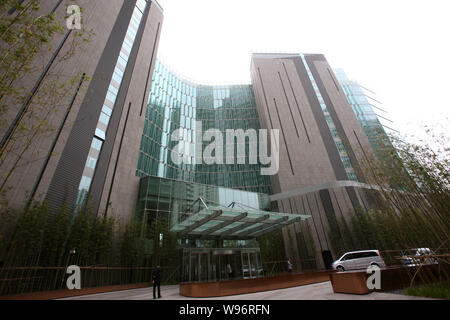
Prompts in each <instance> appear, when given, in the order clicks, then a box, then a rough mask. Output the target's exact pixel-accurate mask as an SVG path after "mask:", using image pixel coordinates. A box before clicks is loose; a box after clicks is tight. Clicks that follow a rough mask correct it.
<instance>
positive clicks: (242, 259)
mask: <svg viewBox="0 0 450 320" xmlns="http://www.w3.org/2000/svg"><path fill="white" fill-rule="evenodd" d="M182 261H183V262H182V263H183V265H182V270H183V271H182V275H181V278H182V281H186V282H206V281H226V280H234V279H242V278H256V277H260V276H263V268H262V263H261V256H260V252H259V249H258V248H256V249H250V248H230V249H225V248H187V249H184V250H183V254H182Z"/></svg>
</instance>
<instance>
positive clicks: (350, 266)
mask: <svg viewBox="0 0 450 320" xmlns="http://www.w3.org/2000/svg"><path fill="white" fill-rule="evenodd" d="M332 266H333V269H335V270H338V271H340V272H341V271H346V270H357V269H367V268H368V267H369V266H377V267H380V268H384V267H386V264H385V263H384V260H383V258H382V257H381V255H380V251H378V250H363V251H352V252H347V253H345V254H344V255H343V256H342V257H340V258H339V259H338V260H336V261H335V262H333V265H332Z"/></svg>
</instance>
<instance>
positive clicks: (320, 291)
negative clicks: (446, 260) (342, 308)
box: [61, 282, 430, 301]
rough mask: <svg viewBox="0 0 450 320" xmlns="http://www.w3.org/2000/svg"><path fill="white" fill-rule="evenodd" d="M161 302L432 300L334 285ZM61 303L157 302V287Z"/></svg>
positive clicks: (171, 290) (165, 292)
mask: <svg viewBox="0 0 450 320" xmlns="http://www.w3.org/2000/svg"><path fill="white" fill-rule="evenodd" d="M161 295H162V298H161V299H160V300H195V301H196V300H199V301H200V300H428V299H430V298H424V297H413V296H406V295H403V294H399V293H392V292H372V293H369V294H366V295H352V294H342V293H334V292H333V288H332V286H331V282H323V283H316V284H311V285H305V286H300V287H294V288H288V289H281V290H273V291H265V292H258V293H251V294H242V295H235V296H228V297H218V298H204V299H200V298H188V297H184V296H181V295H180V294H179V286H178V285H173V286H162V287H161ZM61 300H153V288H152V287H149V288H142V289H133V290H126V291H118V292H108V293H100V294H93V295H86V296H79V297H72V298H66V299H61Z"/></svg>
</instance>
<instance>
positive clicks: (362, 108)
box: [334, 69, 397, 160]
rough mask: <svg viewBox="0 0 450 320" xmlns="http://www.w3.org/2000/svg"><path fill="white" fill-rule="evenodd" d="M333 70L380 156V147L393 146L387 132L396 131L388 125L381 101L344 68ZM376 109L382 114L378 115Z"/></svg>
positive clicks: (388, 121)
mask: <svg viewBox="0 0 450 320" xmlns="http://www.w3.org/2000/svg"><path fill="white" fill-rule="evenodd" d="M334 72H335V75H336V78H337V79H338V81H339V83H340V84H341V87H342V89H343V91H344V93H345V96H346V97H347V101H348V103H349V104H350V105H351V106H352V109H353V112H354V113H355V115H356V118H357V119H358V121H359V123H360V124H361V127H362V129H363V130H364V133H365V134H366V135H367V138H368V139H369V142H370V145H371V146H372V149H373V150H374V152H375V154H376V155H377V156H380V152H381V151H382V149H385V148H393V146H392V144H391V142H390V140H389V138H388V136H387V133H395V132H397V131H396V130H395V129H392V128H391V127H389V125H392V123H393V122H392V121H391V120H389V119H388V118H387V112H386V111H385V110H383V109H382V108H381V106H380V104H381V103H380V102H379V101H378V100H376V99H375V98H373V97H372V95H374V93H373V92H371V91H370V90H368V89H364V88H363V87H362V86H361V85H360V84H358V83H357V82H356V81H352V80H350V79H349V78H348V77H347V75H346V74H345V72H344V70H342V69H336V70H334ZM377 111H378V113H383V114H384V115H383V116H381V115H379V114H378V113H377ZM380 160H381V159H380Z"/></svg>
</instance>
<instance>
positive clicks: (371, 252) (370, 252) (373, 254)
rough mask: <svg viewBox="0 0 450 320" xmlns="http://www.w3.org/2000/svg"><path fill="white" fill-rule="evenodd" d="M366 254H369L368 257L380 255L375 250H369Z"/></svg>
mask: <svg viewBox="0 0 450 320" xmlns="http://www.w3.org/2000/svg"><path fill="white" fill-rule="evenodd" d="M366 254H367V257H378V253H377V252H375V251H369V252H367V253H366Z"/></svg>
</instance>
